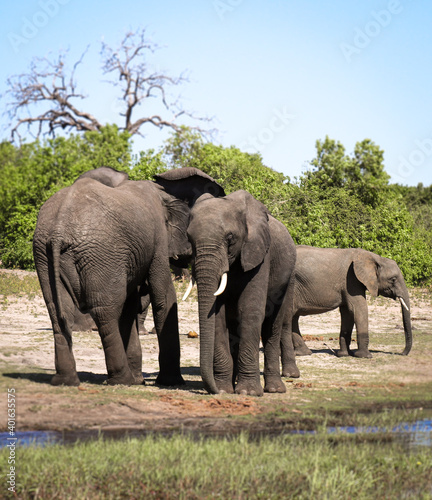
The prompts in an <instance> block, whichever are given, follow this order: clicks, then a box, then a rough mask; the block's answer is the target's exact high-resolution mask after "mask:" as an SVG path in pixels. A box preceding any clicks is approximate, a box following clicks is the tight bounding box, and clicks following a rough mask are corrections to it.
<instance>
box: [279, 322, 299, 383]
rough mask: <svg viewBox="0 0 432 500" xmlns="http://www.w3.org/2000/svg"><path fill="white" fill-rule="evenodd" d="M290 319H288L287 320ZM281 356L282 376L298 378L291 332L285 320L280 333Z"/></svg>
mask: <svg viewBox="0 0 432 500" xmlns="http://www.w3.org/2000/svg"><path fill="white" fill-rule="evenodd" d="M289 321H290V320H289ZM281 358H282V376H283V377H289V378H299V377H300V371H299V369H298V367H297V363H296V359H295V351H294V343H293V332H292V331H291V328H290V326H289V324H288V322H287V321H286V320H285V321H284V324H283V326H282V333H281Z"/></svg>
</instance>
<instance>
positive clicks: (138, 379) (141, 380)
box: [132, 373, 145, 385]
mask: <svg viewBox="0 0 432 500" xmlns="http://www.w3.org/2000/svg"><path fill="white" fill-rule="evenodd" d="M133 379H134V381H133V384H132V385H145V382H144V377H143V376H142V373H140V374H139V375H133Z"/></svg>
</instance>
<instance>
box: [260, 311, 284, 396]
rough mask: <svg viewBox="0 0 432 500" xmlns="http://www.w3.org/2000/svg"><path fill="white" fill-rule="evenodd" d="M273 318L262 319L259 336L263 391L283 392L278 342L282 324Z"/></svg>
mask: <svg viewBox="0 0 432 500" xmlns="http://www.w3.org/2000/svg"><path fill="white" fill-rule="evenodd" d="M280 323H281V321H279V324H278V322H277V321H274V318H272V317H267V318H266V319H265V320H264V323H263V327H262V331H261V338H262V342H263V347H264V382H265V383H264V392H270V393H275V392H278V393H284V392H286V387H285V384H284V383H283V382H282V378H281V375H280V361H279V357H280V342H281V330H282V325H281V324H280Z"/></svg>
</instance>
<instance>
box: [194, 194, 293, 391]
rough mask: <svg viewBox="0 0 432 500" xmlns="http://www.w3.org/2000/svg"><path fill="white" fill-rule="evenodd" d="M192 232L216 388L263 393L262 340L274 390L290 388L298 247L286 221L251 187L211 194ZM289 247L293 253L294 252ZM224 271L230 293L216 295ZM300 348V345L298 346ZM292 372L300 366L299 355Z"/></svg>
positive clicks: (205, 356) (208, 364) (206, 350)
mask: <svg viewBox="0 0 432 500" xmlns="http://www.w3.org/2000/svg"><path fill="white" fill-rule="evenodd" d="M188 236H189V239H190V241H191V243H192V247H193V253H194V264H193V275H194V278H195V280H196V284H197V287H198V305H199V325H200V368H201V375H202V379H203V381H204V385H205V387H206V389H207V391H208V392H210V393H214V394H217V393H222V392H226V393H233V392H234V387H235V392H236V393H238V394H250V395H256V396H261V395H262V394H263V388H262V386H261V383H260V369H259V345H260V336H262V341H263V345H264V356H265V367H264V378H265V388H264V390H265V391H266V392H285V391H286V388H285V385H284V384H283V382H282V380H281V377H280V362H279V345H280V337H281V328H282V320H283V314H284V308H283V307H282V306H283V305H286V304H285V302H286V301H287V300H288V299H287V297H288V295H287V289H288V282H289V279H290V276H291V273H292V271H293V269H294V263H295V245H294V243H293V240H292V238H291V236H290V234H289V232H288V231H287V229H286V228H285V226H283V225H282V224H281V223H280V222H278V221H277V220H276V219H274V218H273V217H271V216H270V215H269V214H268V212H267V210H266V208H265V207H264V205H262V204H261V203H260V202H258V201H257V200H256V199H255V198H253V196H251V195H250V194H249V193H247V192H246V191H236V192H234V193H232V194H230V195H228V196H226V197H223V198H214V197H212V196H203V197H202V198H201V199H200V200H198V201H197V203H196V204H195V206H194V207H193V208H192V210H191V219H190V224H189V227H188ZM287 248H288V251H286V249H287ZM223 273H228V281H227V285H226V289H225V291H224V292H223V293H222V294H221V295H219V296H217V297H215V296H214V293H215V292H216V290H217V289H218V287H219V282H220V280H221V277H222V275H223ZM291 346H292V344H291ZM292 364H293V366H292V369H293V370H296V371H297V372H298V370H297V366H296V364H295V357H294V355H293V356H292Z"/></svg>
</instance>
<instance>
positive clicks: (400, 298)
mask: <svg viewBox="0 0 432 500" xmlns="http://www.w3.org/2000/svg"><path fill="white" fill-rule="evenodd" d="M399 300H400V303H401V304H402V305H403V306H404V307H405V309H406V310H407V311H409V308H408V306H407V305H406V303H405V301H404V299H403V298H402V297H399Z"/></svg>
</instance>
